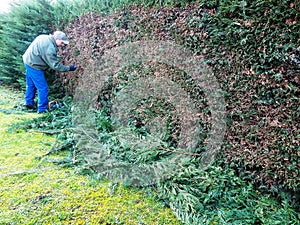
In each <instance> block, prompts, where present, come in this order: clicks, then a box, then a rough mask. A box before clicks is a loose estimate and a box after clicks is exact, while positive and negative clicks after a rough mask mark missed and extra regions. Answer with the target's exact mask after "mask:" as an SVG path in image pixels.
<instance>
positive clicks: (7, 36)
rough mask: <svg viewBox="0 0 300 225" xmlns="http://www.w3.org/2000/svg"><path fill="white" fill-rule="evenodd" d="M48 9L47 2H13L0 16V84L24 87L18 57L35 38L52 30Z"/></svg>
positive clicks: (20, 61)
mask: <svg viewBox="0 0 300 225" xmlns="http://www.w3.org/2000/svg"><path fill="white" fill-rule="evenodd" d="M53 19H54V18H53V14H52V6H51V5H50V3H49V2H48V1H47V0H33V1H27V0H25V1H15V2H13V3H12V5H11V11H10V12H9V13H4V14H0V24H1V29H0V38H1V39H0V40H1V42H0V49H1V52H0V65H1V66H0V81H2V82H4V83H7V84H10V85H17V86H20V85H21V86H24V84H25V78H24V77H25V76H24V71H25V69H24V65H23V60H22V55H23V54H24V52H25V51H26V49H27V47H28V46H29V44H30V43H31V42H32V41H33V39H34V38H35V37H36V36H38V35H39V34H47V33H50V32H51V31H52V30H53V25H52V23H53Z"/></svg>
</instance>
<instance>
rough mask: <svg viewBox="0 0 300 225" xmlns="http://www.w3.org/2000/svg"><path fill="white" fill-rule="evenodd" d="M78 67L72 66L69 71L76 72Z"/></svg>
mask: <svg viewBox="0 0 300 225" xmlns="http://www.w3.org/2000/svg"><path fill="white" fill-rule="evenodd" d="M76 68H77V67H76V66H75V65H72V66H70V69H69V71H75V70H76Z"/></svg>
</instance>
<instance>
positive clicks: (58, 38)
mask: <svg viewBox="0 0 300 225" xmlns="http://www.w3.org/2000/svg"><path fill="white" fill-rule="evenodd" d="M53 37H54V40H55V42H56V45H57V46H65V45H68V44H69V41H68V39H67V36H66V34H65V33H64V32H62V31H55V32H54V33H53Z"/></svg>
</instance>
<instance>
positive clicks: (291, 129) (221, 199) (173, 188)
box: [0, 0, 300, 224]
mask: <svg viewBox="0 0 300 225" xmlns="http://www.w3.org/2000/svg"><path fill="white" fill-rule="evenodd" d="M41 2H44V1H35V3H34V4H33V5H34V6H37V5H38V4H41ZM133 3H136V4H133ZM143 3H144V4H143ZM44 4H47V3H46V2H44ZM139 4H141V5H139ZM168 5H172V6H173V7H166V6H168ZM118 6H120V7H122V9H121V10H117V8H118ZM150 6H151V8H147V7H150ZM162 6H164V7H162ZM20 7H21V6H20ZM22 7H23V6H22ZM51 7H52V8H51V10H52V11H51V12H52V13H53V14H52V16H51V15H50V14H49V18H53V21H52V22H51V23H48V24H47V25H45V27H44V29H45V30H41V28H39V29H40V30H39V31H37V30H35V29H33V31H35V33H34V32H33V34H38V33H39V32H40V31H45V32H46V31H47V32H48V31H50V30H52V28H59V29H63V30H65V31H66V32H67V34H68V36H69V38H70V39H71V40H72V41H71V44H70V47H69V48H67V49H64V50H63V53H64V54H65V61H64V62H65V63H74V62H76V64H77V65H78V70H77V71H76V72H75V73H74V74H72V76H68V75H66V74H61V76H60V81H61V82H62V83H63V84H64V85H65V87H66V90H67V91H68V93H70V94H73V93H74V90H75V88H76V86H77V85H78V82H79V81H80V78H81V77H82V75H84V74H85V73H87V71H86V69H87V68H88V67H87V62H89V61H90V60H91V59H99V58H101V56H102V55H103V52H104V51H106V50H109V49H112V48H114V47H115V46H119V45H122V44H123V43H126V42H128V41H137V40H144V39H156V40H157V39H158V40H165V41H170V40H171V41H175V42H176V43H178V44H181V45H183V46H185V47H187V48H189V49H190V50H192V51H193V52H194V53H195V54H196V55H201V56H203V57H204V59H205V61H206V62H207V64H208V65H209V66H210V67H211V68H212V70H213V71H214V73H215V76H216V77H217V79H218V81H219V83H220V85H221V87H222V89H223V90H224V93H225V98H226V99H225V100H226V110H227V115H228V116H227V126H228V129H227V133H226V137H225V142H224V145H223V146H222V150H223V151H222V154H221V155H220V158H221V159H220V161H218V162H217V165H214V166H212V167H210V168H208V169H207V170H204V171H203V170H199V169H197V162H198V161H197V157H196V159H194V160H193V162H191V164H190V165H189V166H188V167H187V168H183V170H182V171H181V172H180V173H179V174H178V176H174V177H170V179H168V180H166V181H165V182H164V183H161V184H159V186H157V187H156V188H157V189H156V190H157V193H158V194H161V198H162V199H163V200H164V201H166V202H167V204H168V205H170V206H171V207H172V208H173V209H174V211H175V212H176V213H177V215H178V216H179V218H181V219H182V220H183V221H184V222H186V223H189V224H199V223H200V224H238V223H240V221H242V220H243V221H246V222H247V224H281V223H285V222H286V221H290V223H289V224H297V221H298V220H299V217H298V218H297V216H296V213H295V212H294V211H293V210H292V209H291V208H290V205H292V206H294V207H297V206H298V205H299V183H300V182H299V177H300V175H299V172H300V171H299V165H300V162H299V158H300V157H299V156H300V155H299V130H300V129H299V122H300V121H299V118H300V115H299V86H300V80H299V65H298V64H297V63H296V64H294V63H293V62H297V58H298V57H299V55H298V54H299V53H298V52H299V46H300V43H299V40H300V39H299V32H298V31H299V22H298V20H299V15H298V12H299V8H300V5H299V1H288V2H287V1H281V2H280V1H275V0H274V1H261V0H257V1H254V0H251V1H231V0H222V1H215V0H209V1H187V0H185V1H184V0H183V1H130V0H128V1H125V0H124V1H96V0H94V1H74V2H73V3H69V2H65V1H58V3H57V4H56V5H54V6H51ZM25 9H26V8H23V10H25ZM111 9H114V10H115V11H111ZM36 10H38V9H36ZM99 11H100V13H99ZM23 12H24V11H23ZM48 12H50V11H48ZM109 12H110V13H109ZM14 13H16V15H18V13H17V10H16V11H12V14H10V15H4V16H3V17H2V15H1V18H0V19H1V20H2V19H3V21H4V18H6V19H5V21H12V23H15V22H16V20H13V17H11V15H14ZM25 14H26V13H25ZM25 14H24V15H23V14H20V15H23V16H25ZM27 14H28V13H27ZM66 15H67V16H66ZM26 16H28V15H26ZM26 16H25V17H26ZM16 18H19V19H20V18H21V16H19V17H16ZM30 21H31V20H30ZM47 21H48V20H47ZM28 23H29V22H28ZM3 24H8V23H7V22H6V23H3ZM16 24H20V26H21V27H22V26H23V25H24V24H23V25H22V23H21V22H17V23H16ZM40 25H41V24H40ZM11 27H13V25H11ZM21 27H16V29H17V30H14V29H10V28H9V26H8V25H7V26H6V25H2V24H1V34H3V35H1V44H2V43H6V44H7V47H6V48H8V49H9V48H10V47H12V46H14V47H18V52H19V51H21V52H22V51H23V50H24V49H25V45H23V47H22V44H20V46H16V44H15V43H14V45H13V43H10V42H9V40H12V39H10V38H8V37H9V36H8V35H9V34H12V33H13V34H15V36H16V37H19V38H20V39H19V40H27V39H26V38H29V35H28V34H27V33H26V35H25V31H24V29H23V28H21ZM20 30H21V31H22V30H23V31H24V32H20ZM9 31H11V32H9ZM17 34H20V35H19V36H18V35H17ZM25 37H26V38H25ZM30 38H33V37H30ZM2 40H4V41H5V42H2ZM21 43H28V42H26V41H21ZM6 48H3V49H4V51H2V50H1V51H2V52H1V54H2V55H3V56H4V57H3V59H2V60H3V61H0V62H1V63H0V65H1V67H0V78H1V80H3V81H6V82H11V83H15V82H17V81H18V79H19V78H20V76H17V75H18V74H19V75H20V73H22V70H23V69H22V68H21V62H17V61H18V60H19V59H17V60H15V61H16V62H14V63H16V64H12V65H17V66H15V67H13V69H12V68H11V67H10V66H8V65H10V64H7V62H8V61H13V60H11V59H12V58H13V57H14V55H13V54H11V51H12V50H11V51H9V50H8V49H7V50H5V49H6ZM21 48H22V49H21ZM1 49H2V48H1ZM6 52H7V53H6ZM8 53H9V54H8ZM20 54H21V53H20V52H19V55H20ZM5 57H6V58H5ZM5 62H6V64H5ZM4 65H5V66H4ZM16 68H17V69H16ZM135 69H137V68H135ZM9 70H10V71H12V70H13V71H12V72H13V74H15V76H10V75H11V73H10V72H9ZM120 72H121V73H122V72H124V71H120ZM134 72H136V74H138V73H137V72H145V68H144V69H141V70H138V71H134ZM146 72H147V73H155V68H154V69H151V71H150V72H149V71H148V70H147V71H146ZM156 72H157V71H156ZM159 72H161V71H159ZM124 74H126V73H124ZM164 75H165V74H164ZM125 80H126V76H125ZM20 83H22V82H20ZM111 93H113V92H111ZM111 93H109V94H111ZM103 94H108V93H103ZM94 97H99V96H94ZM103 98H106V95H104V97H103ZM103 98H102V99H101V98H98V100H99V102H98V103H101V101H102V100H103ZM105 101H106V103H107V104H108V105H109V104H110V103H111V102H109V98H108V99H105ZM149 102H150V103H151V101H149ZM152 103H153V101H152ZM106 109H107V108H106ZM97 113H99V114H97V115H100V118H98V119H99V120H98V124H97V126H98V128H99V129H100V131H101V132H104V134H103V133H101V132H100V134H99V137H100V139H99V140H101V141H103V140H102V139H101V138H104V140H105V141H107V140H108V141H112V142H113V141H114V139H113V133H111V130H113V129H112V128H111V127H112V126H111V124H110V122H111V121H110V120H109V118H108V119H107V117H106V116H107V115H106V114H105V115H102V113H103V111H102V112H97ZM69 122H70V121H68V123H69ZM64 123H65V121H64ZM104 125H105V127H106V128H105V129H103V126H104ZM67 136H68V141H66V140H64V141H63V143H64V145H66V146H69V144H71V146H72V151H73V147H74V146H73V145H74V143H76V141H77V140H76V138H75V137H74V136H73V134H72V133H68V135H67ZM70 137H71V138H70ZM66 142H67V143H66ZM107 143H108V144H111V143H110V142H107ZM111 147H112V151H115V152H113V153H114V154H115V155H117V156H118V157H121V158H122V157H123V155H121V156H120V154H119V153H121V152H120V150H126V151H127V152H126V153H124V158H126V156H128V155H126V154H127V153H128V154H129V156H133V157H136V155H135V154H133V153H134V152H131V149H130V148H126V146H125V147H124V146H121V145H120V143H118V142H117V141H116V142H114V143H113V144H112V145H111ZM157 152H158V154H157V155H154V156H153V154H152V155H151V154H150V155H147V157H148V156H149V157H152V156H153V157H154V158H155V157H157V156H160V155H159V154H160V151H157ZM157 152H156V153H157ZM152 153H153V152H152ZM127 158H128V157H127ZM146 160H149V158H147V159H146ZM220 166H222V169H221V167H220ZM236 174H238V175H239V177H240V178H242V179H240V178H237V177H236ZM254 187H255V188H258V189H259V190H264V191H267V192H268V193H269V194H273V195H274V196H276V197H277V198H278V200H280V201H281V204H282V205H283V206H284V207H283V209H282V208H280V207H281V206H280V204H278V203H276V201H275V200H274V199H272V197H271V196H270V195H261V194H258V192H256V191H254ZM287 212H288V213H287ZM208 215H209V216H208Z"/></svg>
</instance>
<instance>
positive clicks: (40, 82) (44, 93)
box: [25, 64, 48, 113]
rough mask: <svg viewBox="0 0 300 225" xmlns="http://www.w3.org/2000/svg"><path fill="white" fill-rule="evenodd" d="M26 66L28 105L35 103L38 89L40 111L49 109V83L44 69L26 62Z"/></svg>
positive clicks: (26, 99) (26, 98) (26, 97)
mask: <svg viewBox="0 0 300 225" xmlns="http://www.w3.org/2000/svg"><path fill="white" fill-rule="evenodd" d="M25 68H26V95H25V101H26V105H34V98H35V94H36V91H38V112H39V113H40V112H44V111H46V110H47V109H48V84H47V81H46V79H45V75H44V72H43V71H42V70H36V69H34V68H32V67H30V66H28V65H26V64H25Z"/></svg>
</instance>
